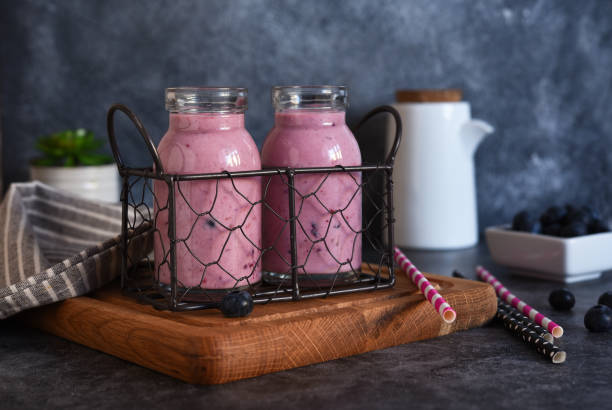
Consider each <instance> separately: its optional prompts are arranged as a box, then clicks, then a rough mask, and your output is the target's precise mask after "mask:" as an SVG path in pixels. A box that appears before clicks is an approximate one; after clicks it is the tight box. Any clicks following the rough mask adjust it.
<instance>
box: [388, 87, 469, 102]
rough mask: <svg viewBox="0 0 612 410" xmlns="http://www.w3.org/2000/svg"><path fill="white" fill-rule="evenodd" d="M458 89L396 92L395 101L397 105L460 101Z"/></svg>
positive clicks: (460, 94)
mask: <svg viewBox="0 0 612 410" xmlns="http://www.w3.org/2000/svg"><path fill="white" fill-rule="evenodd" d="M461 97H462V93H461V90H460V89H457V88H449V89H439V90H397V91H396V92H395V100H396V101H397V102H398V103H430V102H458V101H461Z"/></svg>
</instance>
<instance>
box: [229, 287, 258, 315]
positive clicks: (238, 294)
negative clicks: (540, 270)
mask: <svg viewBox="0 0 612 410" xmlns="http://www.w3.org/2000/svg"><path fill="white" fill-rule="evenodd" d="M252 311H253V298H252V297H251V294H250V293H249V292H247V291H246V290H240V291H239V290H234V291H231V292H229V293H228V294H226V295H225V296H223V300H222V301H221V312H223V314H224V315H225V316H226V317H244V316H248V315H249V313H251V312H252Z"/></svg>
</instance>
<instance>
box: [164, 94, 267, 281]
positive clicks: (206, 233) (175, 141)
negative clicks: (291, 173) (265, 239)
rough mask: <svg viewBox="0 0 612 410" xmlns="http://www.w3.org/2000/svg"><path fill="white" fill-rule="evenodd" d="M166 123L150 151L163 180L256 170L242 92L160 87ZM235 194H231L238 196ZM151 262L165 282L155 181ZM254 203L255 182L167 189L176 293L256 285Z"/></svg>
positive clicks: (166, 271) (257, 190)
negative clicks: (172, 212) (158, 161)
mask: <svg viewBox="0 0 612 410" xmlns="http://www.w3.org/2000/svg"><path fill="white" fill-rule="evenodd" d="M166 108H167V110H168V111H169V112H170V124H169V129H168V132H167V133H166V135H164V137H163V138H162V140H161V142H160V144H159V147H158V152H159V156H160V159H161V163H162V166H163V167H164V171H165V172H166V173H167V174H200V173H213V172H221V171H230V172H232V171H243V170H256V169H260V168H261V163H260V158H259V152H258V150H257V146H256V145H255V143H254V141H253V139H252V138H251V135H250V134H249V133H248V132H247V130H246V129H245V127H244V112H245V110H246V109H247V91H246V89H243V88H187V87H185V88H168V89H167V90H166ZM238 191H239V192H238ZM154 192H155V197H156V201H155V212H156V221H155V223H156V229H157V231H156V232H155V234H154V235H155V262H156V267H157V273H158V275H159V281H160V282H161V283H162V284H169V283H170V269H169V263H170V255H169V245H170V243H169V239H168V207H167V200H168V185H167V184H166V182H164V181H155V184H154ZM260 199H261V182H260V180H259V179H258V178H254V177H249V178H235V179H233V181H232V180H230V179H219V180H215V179H213V180H199V181H180V182H176V183H175V195H174V200H175V203H176V225H175V226H176V238H177V242H176V261H177V279H178V285H179V287H185V288H188V287H194V286H199V287H202V288H204V289H229V288H234V287H241V286H246V285H248V284H253V283H256V282H258V281H259V280H260V279H261V263H260V253H261V252H260V250H259V249H258V248H260V247H261V205H260V204H258V205H252V204H254V203H255V202H257V201H259V200H260Z"/></svg>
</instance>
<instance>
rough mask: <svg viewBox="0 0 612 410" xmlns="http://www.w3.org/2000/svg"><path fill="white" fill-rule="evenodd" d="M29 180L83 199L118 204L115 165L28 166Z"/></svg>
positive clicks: (118, 192) (117, 182)
mask: <svg viewBox="0 0 612 410" xmlns="http://www.w3.org/2000/svg"><path fill="white" fill-rule="evenodd" d="M30 178H31V179H32V180H33V181H34V180H37V181H40V182H42V183H44V184H47V185H51V186H52V187H54V188H58V189H62V190H64V191H68V192H70V193H73V194H76V195H79V196H81V197H83V198H87V199H92V200H95V201H104V202H119V194H120V188H119V172H118V171H117V165H115V164H114V163H113V164H108V165H95V166H84V167H44V166H36V165H30Z"/></svg>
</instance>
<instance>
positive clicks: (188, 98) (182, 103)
mask: <svg viewBox="0 0 612 410" xmlns="http://www.w3.org/2000/svg"><path fill="white" fill-rule="evenodd" d="M165 102H166V110H168V111H169V112H170V113H186V114H190V113H191V114H197V113H220V114H233V113H244V112H245V111H246V110H247V108H248V89H246V88H243V87H169V88H166V90H165Z"/></svg>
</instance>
